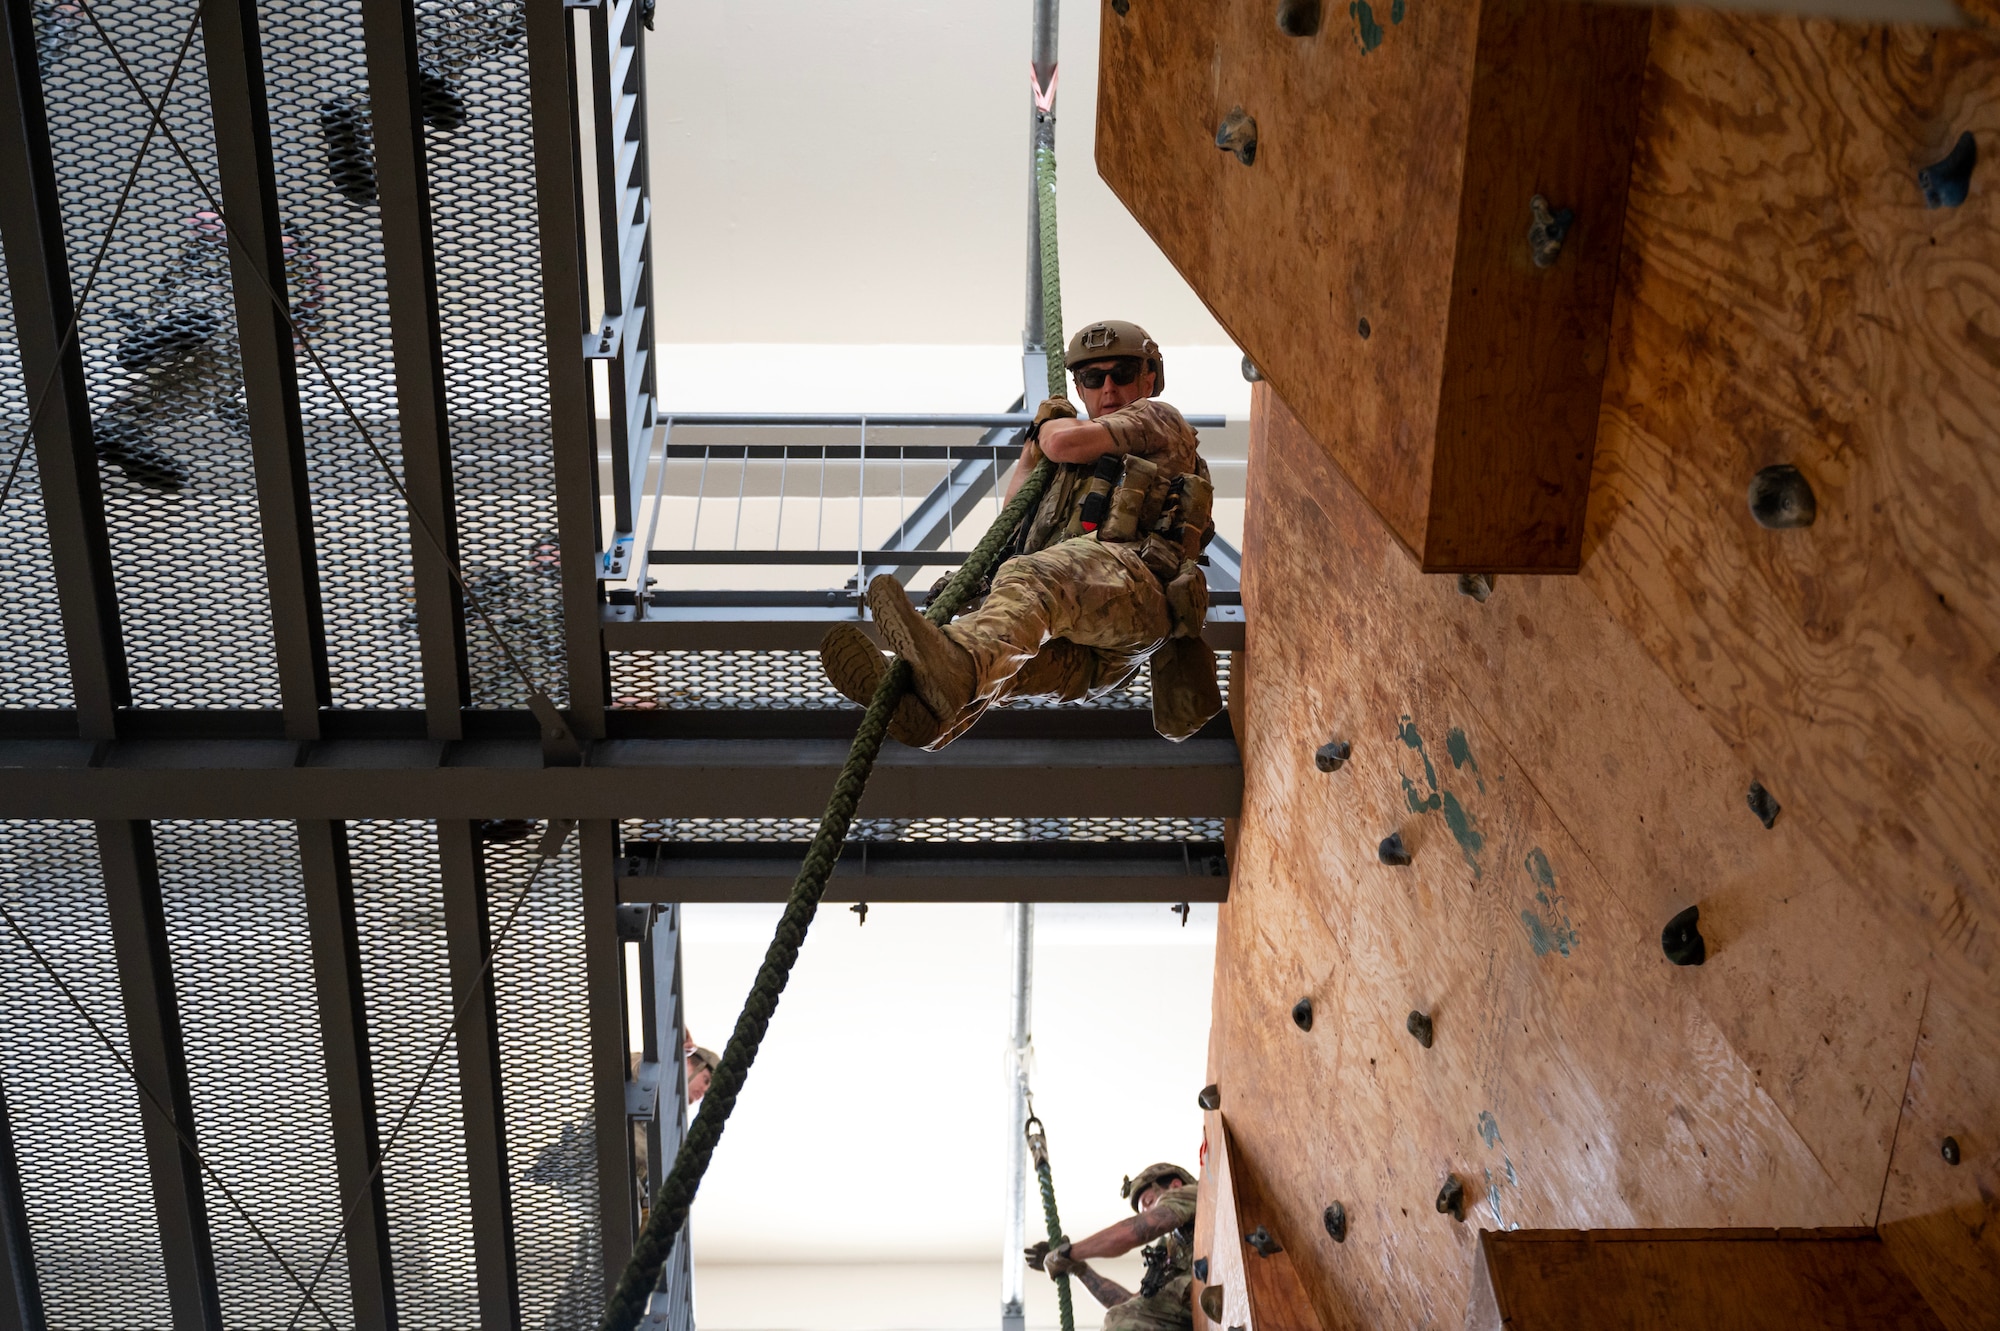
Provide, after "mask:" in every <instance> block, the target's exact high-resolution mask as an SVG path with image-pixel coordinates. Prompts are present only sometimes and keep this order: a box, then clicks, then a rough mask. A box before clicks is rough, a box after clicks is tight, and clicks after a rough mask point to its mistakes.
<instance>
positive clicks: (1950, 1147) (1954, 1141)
mask: <svg viewBox="0 0 2000 1331" xmlns="http://www.w3.org/2000/svg"><path fill="white" fill-rule="evenodd" d="M1942 1154H1943V1155H1944V1162H1945V1163H1946V1164H1948V1165H1955V1164H1957V1163H1958V1162H1959V1158H1960V1157H1959V1154H1958V1138H1956V1137H1946V1138H1945V1139H1944V1147H1943V1150H1942Z"/></svg>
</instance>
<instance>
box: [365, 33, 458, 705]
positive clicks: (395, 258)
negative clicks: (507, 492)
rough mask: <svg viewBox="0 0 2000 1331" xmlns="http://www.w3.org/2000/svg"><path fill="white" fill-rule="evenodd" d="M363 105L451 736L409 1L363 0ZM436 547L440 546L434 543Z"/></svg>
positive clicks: (450, 609)
mask: <svg viewBox="0 0 2000 1331" xmlns="http://www.w3.org/2000/svg"><path fill="white" fill-rule="evenodd" d="M361 30H362V38H363V43H364V46H365V48H366V50H367V55H368V107H369V116H370V120H371V128H372V129H373V132H374V136H375V193H376V196H377V198H378V200H379V202H380V210H381V217H382V275H383V281H384V284H385V286H386V288H387V291H388V297H389V350H390V355H391V356H392V357H393V359H394V362H395V367H396V428H397V433H398V435H399V436H400V438H401V441H402V460H403V486H404V488H405V489H406V490H408V491H409V495H410V513H409V522H410V571H411V575H412V579H413V582H414V587H415V592H416V602H417V643H418V649H419V652H420V654H421V659H422V662H423V676H424V718H425V726H426V729H427V731H428V733H429V735H430V738H432V739H437V740H452V739H458V738H460V737H461V736H462V735H463V733H464V731H463V728H462V720H461V716H460V714H461V712H462V711H463V710H464V707H465V701H466V697H467V694H468V684H467V666H466V657H465V621H464V614H463V608H462V606H461V605H460V597H459V591H458V584H457V582H455V581H454V580H453V578H452V575H451V562H452V560H453V559H455V558H456V557H457V552H458V528H457V521H456V517H455V510H454V508H453V506H452V485H451V420H450V413H449V412H448V411H447V409H446V405H445V403H446V397H445V386H444V337H443V334H442V333H441V332H440V329H439V324H438V291H437V269H436V266H435V254H436V251H435V249H434V247H433V245H432V237H431V201H430V180H429V174H428V170H427V168H426V166H425V161H424V133H423V112H422V107H421V105H420V97H421V93H420V90H419V84H418V77H417V20H416V15H415V13H414V11H413V9H412V7H411V3H410V0H361ZM440 544H442V545H443V547H444V549H443V550H442V551H441V550H439V548H438V546H439V545H440Z"/></svg>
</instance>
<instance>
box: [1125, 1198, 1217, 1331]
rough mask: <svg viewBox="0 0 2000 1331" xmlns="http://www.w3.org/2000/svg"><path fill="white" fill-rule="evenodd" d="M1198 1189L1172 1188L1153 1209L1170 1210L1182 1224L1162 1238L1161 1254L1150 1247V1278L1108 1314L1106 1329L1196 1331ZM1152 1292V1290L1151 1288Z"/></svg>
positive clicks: (1151, 1208) (1147, 1265)
mask: <svg viewBox="0 0 2000 1331" xmlns="http://www.w3.org/2000/svg"><path fill="white" fill-rule="evenodd" d="M1196 1199H1197V1190H1196V1189H1195V1188H1194V1187H1192V1186H1182V1187H1178V1188H1169V1189H1168V1190H1167V1191H1165V1192H1163V1193H1161V1194H1160V1197H1159V1200H1158V1201H1156V1202H1154V1203H1153V1205H1152V1206H1151V1207H1150V1208H1149V1209H1150V1210H1154V1211H1158V1210H1162V1209H1164V1210H1166V1211H1168V1212H1169V1213H1170V1214H1172V1215H1173V1216H1174V1217H1175V1218H1176V1219H1177V1220H1178V1221H1179V1223H1178V1224H1177V1225H1176V1226H1175V1227H1174V1228H1173V1230H1172V1231H1170V1232H1169V1233H1168V1234H1167V1235H1166V1236H1165V1237H1163V1238H1161V1240H1160V1242H1159V1245H1158V1248H1159V1256H1157V1257H1155V1256H1153V1255H1152V1254H1153V1252H1154V1249H1150V1248H1149V1249H1147V1254H1148V1256H1147V1263H1146V1268H1147V1278H1146V1280H1145V1282H1144V1283H1142V1284H1141V1285H1140V1286H1139V1293H1137V1294H1134V1295H1133V1296H1132V1297H1131V1298H1129V1299H1127V1300H1125V1302H1123V1303H1119V1304H1114V1305H1113V1306H1112V1307H1111V1308H1110V1310H1109V1311H1107V1312H1106V1313H1105V1314H1104V1331H1192V1328H1193V1326H1194V1309H1193V1307H1192V1305H1191V1304H1190V1303H1189V1300H1188V1289H1189V1287H1190V1286H1191V1285H1193V1283H1194V1210H1195V1202H1196ZM1149 1289H1150V1290H1151V1292H1148V1290H1149Z"/></svg>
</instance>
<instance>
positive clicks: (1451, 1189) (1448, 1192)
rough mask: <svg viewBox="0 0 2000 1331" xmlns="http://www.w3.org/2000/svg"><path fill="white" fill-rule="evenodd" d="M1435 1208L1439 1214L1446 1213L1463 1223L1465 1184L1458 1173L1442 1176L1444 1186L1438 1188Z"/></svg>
mask: <svg viewBox="0 0 2000 1331" xmlns="http://www.w3.org/2000/svg"><path fill="white" fill-rule="evenodd" d="M1437 1208H1438V1213H1439V1214H1440V1215H1448V1216H1450V1217H1451V1218H1452V1219H1453V1220H1456V1221H1458V1223H1459V1224H1461V1225H1462V1224H1464V1223H1465V1184H1464V1183H1463V1182H1461V1181H1460V1180H1459V1177H1458V1175H1456V1174H1446V1175H1445V1176H1444V1186H1443V1187H1442V1188H1439V1189H1438V1196H1437Z"/></svg>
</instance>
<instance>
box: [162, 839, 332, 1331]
mask: <svg viewBox="0 0 2000 1331" xmlns="http://www.w3.org/2000/svg"><path fill="white" fill-rule="evenodd" d="M153 842H154V848H155V852H156V854H157V856H158V860H159V874H160V901H161V907H162V910H163V912H164V914H165V917H166V923H167V942H168V947H169V949H170V950H171V953H172V956H173V967H174V992H175V994H176V996H177V997H178V999H179V1002H180V1016H181V1038H182V1041H183V1043H184V1045H185V1047H186V1051H187V1055H186V1056H187V1073H188V1087H189V1091H190V1094H191V1097H192V1100H193V1103H194V1121H195V1125H196V1131H197V1132H198V1133H199V1134H200V1142H201V1151H202V1154H203V1156H205V1157H206V1158H207V1161H208V1164H209V1166H210V1168H212V1169H213V1170H214V1171H215V1173H216V1174H217V1175H218V1176H219V1177H220V1178H221V1180H222V1182H223V1183H224V1184H226V1185H227V1186H228V1189H229V1192H230V1193H232V1194H233V1195H234V1196H235V1198H236V1201H237V1202H239V1203H241V1205H242V1212H241V1213H239V1211H238V1210H237V1208H236V1207H235V1206H234V1205H232V1204H231V1203H230V1201H229V1200H228V1199H227V1198H226V1197H224V1196H222V1195H221V1192H220V1189H217V1188H214V1187H210V1188H209V1189H208V1219H209V1229H210V1232H211V1234H212V1235H213V1238H214V1245H215V1279H216V1287H217V1289H218V1291H219V1293H220V1296H221V1300H222V1316H223V1320H224V1322H225V1324H227V1325H229V1326H234V1327H267V1326H286V1325H289V1324H291V1320H292V1316H293V1312H294V1310H295V1309H296V1308H297V1306H298V1304H299V1302H300V1299H301V1298H302V1297H303V1296H302V1295H301V1294H300V1292H299V1291H298V1289H297V1287H296V1286H295V1285H294V1284H293V1283H292V1278H291V1277H290V1276H288V1275H286V1273H285V1269H284V1267H283V1266H281V1265H279V1262H278V1260H277V1257H274V1256H273V1255H272V1253H271V1252H270V1251H269V1250H267V1249H266V1248H265V1246H264V1243H263V1240H262V1239H260V1238H259V1237H258V1235H257V1233H256V1231H255V1230H254V1229H253V1228H252V1226H251V1223H250V1222H251V1221H252V1220H254V1221H255V1222H256V1227H257V1228H258V1229H261V1230H262V1231H263V1234H264V1238H267V1239H269V1240H270V1243H271V1245H272V1247H274V1248H276V1250H277V1253H278V1255H279V1256H282V1257H283V1259H284V1261H285V1262H286V1263H287V1264H289V1265H290V1267H291V1269H292V1270H293V1271H294V1272H297V1273H299V1275H300V1276H301V1277H302V1278H304V1279H305V1280H306V1281H307V1282H308V1283H310V1282H311V1280H312V1277H311V1275H310V1272H311V1271H312V1270H313V1269H314V1268H315V1267H317V1266H318V1265H319V1261H320V1258H321V1256H322V1255H323V1254H324V1253H325V1252H326V1250H327V1247H328V1245H329V1244H331V1243H332V1242H333V1240H334V1237H335V1236H336V1235H337V1234H339V1232H340V1225H341V1216H340V1195H339V1182H338V1179H337V1177H336V1175H335V1172H334V1158H333V1129H332V1125H331V1117H330V1116H331V1109H330V1107H329V1105H328V1102H327V1085H326V1064H325V1061H324V1059H323V1057H322V1055H321V1051H320V1042H319V1038H318V1033H319V1013H318V1005H317V1001H316V999H315V996H314V988H313V966H312V940H311V936H310V934H309V933H308V931H307V926H306V899H305V884H304V882H303V880H302V878H301V875H300V869H299V852H298V836H297V833H296V830H295V829H294V827H293V825H292V824H291V823H288V822H266V821H258V822H179V821H175V822H159V823H155V824H154V825H153ZM246 1213H247V1216H248V1217H249V1218H248V1219H246V1218H245V1214H246ZM313 1297H314V1298H315V1299H316V1300H317V1302H318V1305H319V1308H320V1309H322V1310H324V1313H325V1317H324V1318H322V1317H321V1316H320V1314H319V1313H318V1312H316V1311H314V1310H311V1309H308V1311H307V1312H306V1313H305V1314H304V1316H303V1317H302V1318H301V1319H300V1321H299V1323H298V1325H299V1326H301V1327H311V1326H316V1325H317V1326H326V1325H328V1323H329V1322H330V1323H331V1325H333V1326H335V1327H344V1326H347V1325H349V1324H351V1322H352V1320H353V1311H352V1308H351V1305H350V1300H349V1297H348V1283H347V1266H346V1250H345V1248H344V1247H343V1248H342V1249H341V1250H340V1251H339V1252H337V1253H336V1254H335V1255H334V1257H333V1260H332V1262H331V1264H330V1265H329V1266H328V1267H327V1270H326V1274H325V1275H324V1276H323V1277H322V1278H321V1279H320V1280H319V1282H318V1286H317V1288H316V1289H315V1291H314V1295H313Z"/></svg>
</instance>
